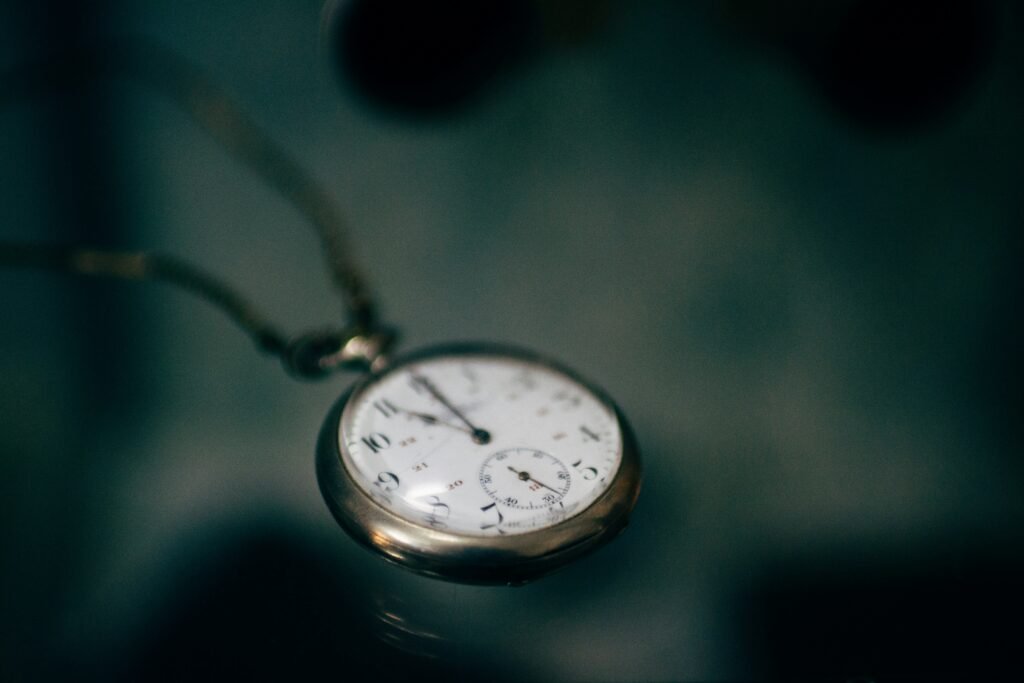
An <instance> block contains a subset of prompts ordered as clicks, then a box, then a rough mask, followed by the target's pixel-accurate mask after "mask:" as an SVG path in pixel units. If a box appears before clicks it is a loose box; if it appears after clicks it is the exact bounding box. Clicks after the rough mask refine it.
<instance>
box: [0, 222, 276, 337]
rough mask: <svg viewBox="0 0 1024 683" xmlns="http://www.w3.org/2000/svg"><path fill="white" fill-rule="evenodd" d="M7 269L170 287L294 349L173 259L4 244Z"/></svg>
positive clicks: (229, 292)
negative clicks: (55, 271)
mask: <svg viewBox="0 0 1024 683" xmlns="http://www.w3.org/2000/svg"><path fill="white" fill-rule="evenodd" d="M3 266H7V267H22V268H44V269H48V270H57V271H63V272H68V273H75V274H78V275H97V276H105V277H114V278H121V279H124V280H159V281H163V282H169V283H171V284H173V285H177V286H179V287H182V288H183V289H186V290H188V291H190V292H192V293H194V294H196V295H198V296H200V297H202V298H203V299H206V300H207V301H209V302H210V303H212V304H214V305H215V306H218V307H219V308H220V309H221V310H223V311H224V312H225V313H227V315H228V316H229V317H230V318H231V319H232V320H233V321H234V322H235V323H237V324H238V326H239V327H241V328H242V329H243V330H245V331H246V332H248V333H249V334H250V335H251V336H252V338H253V340H254V341H255V342H256V343H257V345H258V346H259V347H260V348H262V349H264V350H265V351H269V352H270V353H275V354H281V353H283V352H284V351H285V349H286V348H287V347H288V340H287V337H286V336H285V335H284V334H282V333H281V332H280V331H279V330H278V329H277V328H276V327H274V325H272V324H271V323H269V322H268V321H267V320H266V319H265V318H264V317H263V316H262V315H261V314H260V313H259V312H258V311H257V310H256V309H255V308H254V307H253V306H252V304H250V303H249V302H248V301H246V300H245V298H244V297H242V295H240V294H239V293H238V292H236V291H235V290H233V289H232V288H231V287H229V286H228V285H226V284H225V283H223V282H221V281H220V280H218V279H217V278H215V277H213V276H212V275H210V274H209V273H207V272H205V271H203V270H200V269H199V268H197V267H195V266H193V265H191V264H189V263H186V262H184V261H181V260H179V259H176V258H174V257H172V256H164V255H161V254H153V253H146V252H119V251H103V250H97V249H81V248H76V247H61V246H46V245H36V244H13V243H4V242H0V267H3Z"/></svg>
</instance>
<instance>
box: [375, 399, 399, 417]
mask: <svg viewBox="0 0 1024 683" xmlns="http://www.w3.org/2000/svg"><path fill="white" fill-rule="evenodd" d="M373 407H374V408H376V409H377V412H379V413H380V414H381V415H383V416H384V417H394V416H395V415H397V414H398V408H396V407H395V404H394V403H392V402H391V401H389V400H387V399H386V398H385V399H381V400H379V401H374V402H373Z"/></svg>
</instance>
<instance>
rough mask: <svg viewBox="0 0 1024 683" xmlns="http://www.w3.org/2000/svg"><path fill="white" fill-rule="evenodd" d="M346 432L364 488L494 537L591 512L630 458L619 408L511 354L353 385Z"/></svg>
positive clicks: (420, 513)
mask: <svg viewBox="0 0 1024 683" xmlns="http://www.w3.org/2000/svg"><path fill="white" fill-rule="evenodd" d="M338 441H339V445H340V450H341V454H342V458H343V460H344V464H345V467H346V468H347V469H348V471H349V472H350V473H351V475H352V478H353V479H354V480H355V482H356V484H357V485H358V486H359V487H360V488H361V489H362V490H363V492H364V493H366V494H367V495H369V496H371V497H372V498H373V499H374V500H375V501H377V503H378V504H380V505H382V506H384V507H386V508H388V509H390V510H392V511H393V512H394V513H395V514H397V515H399V516H401V517H403V518H405V519H407V520H408V521H410V522H413V523H415V524H420V525H423V526H428V527H431V528H434V529H445V530H448V531H450V532H453V533H457V534H466V535H472V536H496V535H502V534H521V533H526V532H528V531H534V530H538V529H543V528H545V527H549V526H551V525H554V524H557V523H559V522H561V521H564V520H565V519H567V518H570V517H572V516H573V515H575V514H578V513H579V512H581V511H583V510H585V509H586V508H587V506H588V505H589V504H590V503H592V502H593V501H594V500H595V499H596V498H597V497H598V496H600V495H601V493H603V492H604V491H605V489H606V488H607V484H608V482H609V481H610V480H611V479H612V478H613V477H614V476H615V473H616V471H617V470H618V467H619V463H620V461H621V459H622V435H621V433H620V430H619V425H618V420H617V419H616V416H615V413H614V411H613V410H612V409H611V408H610V407H609V406H607V405H606V404H605V403H604V402H603V401H602V400H601V399H599V398H598V397H597V396H596V395H594V393H592V392H591V391H590V390H589V389H588V388H586V387H585V386H583V385H582V384H580V383H579V382H577V381H576V380H574V379H573V378H571V377H569V376H568V375H566V374H564V373H562V372H560V371H558V370H555V369H553V368H551V367H548V366H546V365H543V364H541V363H539V362H537V361H528V360H524V359H521V358H515V357H510V356H503V355H485V354H481V355H459V356H443V355H442V356H436V357H432V358H424V359H422V360H419V361H415V362H411V363H408V364H405V365H403V366H401V367H398V368H395V369H394V370H392V371H391V372H389V373H387V374H385V375H384V376H382V377H381V378H379V379H378V380H377V381H374V382H371V383H369V384H368V385H366V386H365V387H363V388H362V390H360V391H358V392H356V393H355V394H353V396H352V398H351V399H349V402H348V404H347V405H346V406H345V410H344V412H343V414H342V418H341V424H340V427H339V433H338Z"/></svg>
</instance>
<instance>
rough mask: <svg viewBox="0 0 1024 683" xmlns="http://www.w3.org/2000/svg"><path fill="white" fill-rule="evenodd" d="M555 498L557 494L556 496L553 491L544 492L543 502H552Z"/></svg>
mask: <svg viewBox="0 0 1024 683" xmlns="http://www.w3.org/2000/svg"><path fill="white" fill-rule="evenodd" d="M556 498H558V496H556V495H555V494H553V493H545V494H544V502H545V503H554V502H555V499H556Z"/></svg>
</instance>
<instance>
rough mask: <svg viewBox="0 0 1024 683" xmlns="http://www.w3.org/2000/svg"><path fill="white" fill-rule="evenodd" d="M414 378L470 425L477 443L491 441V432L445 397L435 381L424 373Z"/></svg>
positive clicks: (471, 434)
mask: <svg viewBox="0 0 1024 683" xmlns="http://www.w3.org/2000/svg"><path fill="white" fill-rule="evenodd" d="M413 380H414V381H415V382H416V383H417V384H419V385H420V386H422V387H423V388H424V389H426V390H427V392H428V393H429V394H430V395H431V396H433V397H434V398H435V399H437V402H438V403H440V404H441V405H443V406H444V407H445V408H447V409H448V410H450V411H451V413H452V415H454V416H455V417H457V418H459V419H460V420H462V422H463V424H465V425H466V426H467V427H469V430H470V437H471V438H472V439H473V441H475V442H476V443H479V444H485V443H489V442H490V441H491V434H490V432H488V431H487V430H486V429H480V428H479V427H477V426H476V425H474V424H473V423H472V422H470V421H469V420H468V419H466V416H465V415H463V414H462V412H461V411H459V409H458V408H456V407H455V406H454V405H452V402H451V401H449V400H448V399H447V398H445V396H444V394H442V393H441V392H440V391H438V389H437V387H435V386H434V383H433V382H431V381H430V380H429V379H427V378H426V377H424V376H423V375H413Z"/></svg>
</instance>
